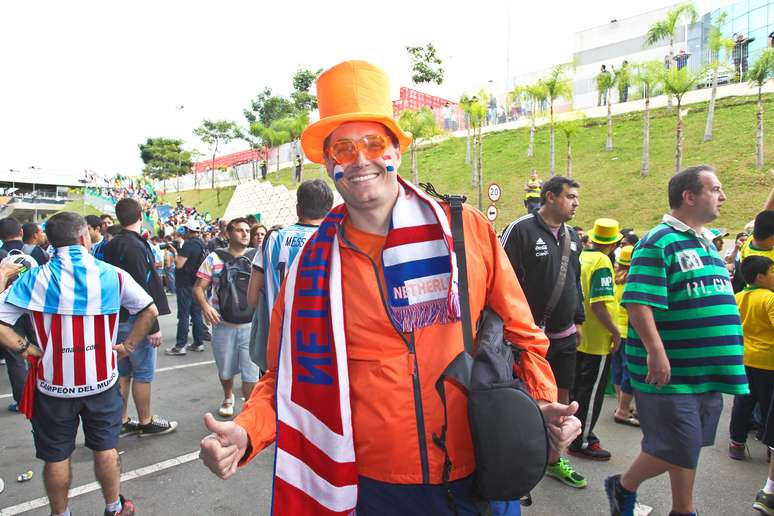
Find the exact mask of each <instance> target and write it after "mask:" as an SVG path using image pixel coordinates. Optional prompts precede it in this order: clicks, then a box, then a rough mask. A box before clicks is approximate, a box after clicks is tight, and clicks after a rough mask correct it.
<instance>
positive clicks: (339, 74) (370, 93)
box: [301, 61, 411, 164]
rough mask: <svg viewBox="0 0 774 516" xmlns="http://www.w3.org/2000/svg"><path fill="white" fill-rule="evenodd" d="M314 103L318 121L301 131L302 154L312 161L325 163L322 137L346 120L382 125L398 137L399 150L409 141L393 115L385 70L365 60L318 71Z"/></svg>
mask: <svg viewBox="0 0 774 516" xmlns="http://www.w3.org/2000/svg"><path fill="white" fill-rule="evenodd" d="M317 106H318V109H319V111H320V120H318V121H317V122H314V123H313V124H310V125H309V126H308V127H307V128H306V129H304V132H303V133H302V134H301V145H302V146H303V148H304V153H305V154H306V157H307V158H309V159H310V160H311V161H313V162H315V163H320V164H324V163H325V159H324V157H325V154H324V151H323V143H324V142H325V139H326V138H327V137H328V136H330V134H331V133H332V132H333V131H335V130H336V128H338V127H339V126H340V125H342V124H344V123H347V122H377V123H380V124H383V125H384V126H385V127H387V129H389V130H390V131H391V132H392V133H393V134H394V135H395V136H396V137H397V138H398V142H399V144H400V150H401V152H404V151H405V150H406V149H407V148H408V146H409V144H410V143H411V135H410V134H408V133H406V132H405V131H403V129H401V128H400V126H399V125H398V122H397V121H396V120H395V119H394V118H393V116H392V101H391V97H390V79H389V77H388V76H387V73H386V72H385V71H384V70H382V69H381V68H378V67H376V66H374V65H372V64H371V63H368V62H366V61H344V62H343V63H339V64H337V65H336V66H334V67H333V68H329V69H328V70H326V71H324V72H323V73H321V74H320V77H318V78H317Z"/></svg>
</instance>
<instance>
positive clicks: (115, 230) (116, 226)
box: [47, 224, 124, 236]
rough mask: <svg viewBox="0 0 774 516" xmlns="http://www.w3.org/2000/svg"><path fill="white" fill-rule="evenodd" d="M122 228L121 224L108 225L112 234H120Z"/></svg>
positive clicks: (109, 232) (108, 229)
mask: <svg viewBox="0 0 774 516" xmlns="http://www.w3.org/2000/svg"><path fill="white" fill-rule="evenodd" d="M122 229H124V228H122V227H121V225H120V224H113V225H112V226H108V228H107V232H108V234H109V235H110V236H118V234H119V233H120V232H121V230H122ZM47 234H48V233H47Z"/></svg>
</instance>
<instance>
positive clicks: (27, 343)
mask: <svg viewBox="0 0 774 516" xmlns="http://www.w3.org/2000/svg"><path fill="white" fill-rule="evenodd" d="M22 340H23V341H24V342H22V344H21V347H20V348H19V349H17V350H16V352H17V353H18V354H20V355H23V354H24V353H26V352H27V349H28V348H29V347H30V346H31V345H32V342H30V341H29V339H27V337H24V338H23V339H22Z"/></svg>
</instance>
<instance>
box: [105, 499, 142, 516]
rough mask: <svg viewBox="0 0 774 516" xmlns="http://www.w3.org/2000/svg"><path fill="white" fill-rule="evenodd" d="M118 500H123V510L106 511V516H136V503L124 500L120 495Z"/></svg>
mask: <svg viewBox="0 0 774 516" xmlns="http://www.w3.org/2000/svg"><path fill="white" fill-rule="evenodd" d="M118 499H119V500H121V510H120V511H108V510H107V509H105V516H134V511H135V507H134V502H132V501H131V500H127V499H126V498H124V495H118Z"/></svg>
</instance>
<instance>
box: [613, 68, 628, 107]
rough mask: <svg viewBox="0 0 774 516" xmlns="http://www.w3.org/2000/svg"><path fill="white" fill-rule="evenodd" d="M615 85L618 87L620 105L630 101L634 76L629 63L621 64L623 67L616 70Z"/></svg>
mask: <svg viewBox="0 0 774 516" xmlns="http://www.w3.org/2000/svg"><path fill="white" fill-rule="evenodd" d="M614 72H615V85H616V86H617V87H618V103H619V104H621V103H622V102H625V100H624V99H627V100H628V94H627V92H628V89H629V86H631V84H632V74H631V71H630V69H629V63H628V62H626V61H624V62H623V63H621V67H620V68H618V70H615V71H614Z"/></svg>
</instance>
